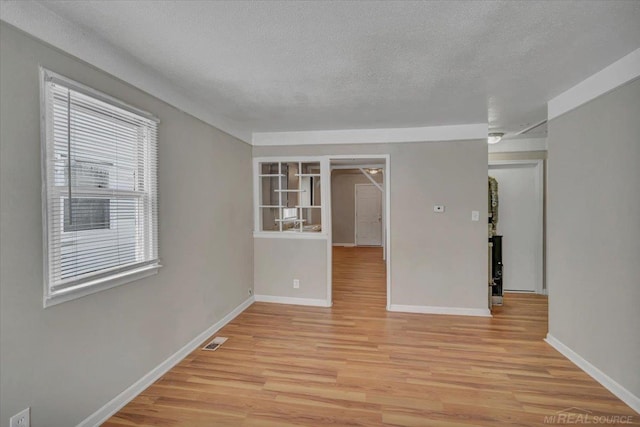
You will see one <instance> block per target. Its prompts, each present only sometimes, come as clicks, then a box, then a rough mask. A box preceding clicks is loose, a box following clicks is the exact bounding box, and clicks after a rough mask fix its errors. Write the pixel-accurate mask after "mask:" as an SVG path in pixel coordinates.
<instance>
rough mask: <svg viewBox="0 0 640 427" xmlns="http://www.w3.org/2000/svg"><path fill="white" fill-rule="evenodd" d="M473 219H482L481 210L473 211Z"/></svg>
mask: <svg viewBox="0 0 640 427" xmlns="http://www.w3.org/2000/svg"><path fill="white" fill-rule="evenodd" d="M471 221H480V211H471Z"/></svg>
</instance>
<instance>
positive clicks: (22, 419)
mask: <svg viewBox="0 0 640 427" xmlns="http://www.w3.org/2000/svg"><path fill="white" fill-rule="evenodd" d="M29 409H30V408H27V409H23V410H22V411H20V412H19V413H17V414H16V415H14V416H13V417H11V418H10V419H9V427H29V426H30V425H31V420H30V416H29V415H30V413H29Z"/></svg>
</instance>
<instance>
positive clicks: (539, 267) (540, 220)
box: [489, 159, 546, 295]
mask: <svg viewBox="0 0 640 427" xmlns="http://www.w3.org/2000/svg"><path fill="white" fill-rule="evenodd" d="M508 165H533V166H534V167H535V174H536V179H535V181H536V182H535V193H536V205H537V206H538V209H537V215H536V224H537V227H536V228H537V229H538V230H540V233H539V236H538V237H537V239H536V243H537V246H538V247H537V248H536V257H537V258H538V259H537V260H536V274H537V276H538V277H536V289H535V292H536V293H537V294H543V295H544V294H546V289H544V286H543V283H544V271H545V266H544V264H545V260H544V232H545V231H544V160H543V159H531V160H489V172H491V166H508ZM499 197H500V187H498V198H499ZM498 200H499V199H498ZM507 268H508V267H507Z"/></svg>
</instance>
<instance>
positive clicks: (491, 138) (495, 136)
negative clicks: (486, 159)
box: [487, 132, 504, 144]
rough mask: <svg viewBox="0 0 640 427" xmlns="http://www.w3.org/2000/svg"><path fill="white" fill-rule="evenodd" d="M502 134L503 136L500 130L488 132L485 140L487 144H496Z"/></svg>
mask: <svg viewBox="0 0 640 427" xmlns="http://www.w3.org/2000/svg"><path fill="white" fill-rule="evenodd" d="M503 136H504V133H502V132H493V133H490V134H489V137H488V138H487V142H488V143H489V144H497V143H498V142H500V140H501V139H502V137H503Z"/></svg>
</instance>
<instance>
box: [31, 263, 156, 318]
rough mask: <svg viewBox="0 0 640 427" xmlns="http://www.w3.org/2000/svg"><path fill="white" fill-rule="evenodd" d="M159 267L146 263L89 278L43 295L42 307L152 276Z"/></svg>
mask: <svg viewBox="0 0 640 427" xmlns="http://www.w3.org/2000/svg"><path fill="white" fill-rule="evenodd" d="M160 267H162V266H161V265H160V264H153V265H148V266H145V267H142V268H139V269H136V270H132V271H127V272H124V273H120V274H117V275H113V276H109V277H103V278H100V279H97V280H91V281H88V282H86V283H83V284H81V285H78V286H74V287H72V288H68V289H62V290H60V291H58V292H56V293H54V294H49V295H45V296H44V300H43V307H44V308H47V307H51V306H54V305H58V304H61V303H63V302H67V301H71V300H74V299H78V298H82V297H84V296H87V295H91V294H95V293H96V292H101V291H105V290H107V289H111V288H115V287H116V286H120V285H124V284H126V283H130V282H133V281H136V280H140V279H143V278H145V277H149V276H153V275H155V274H158V270H159V269H160Z"/></svg>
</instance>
